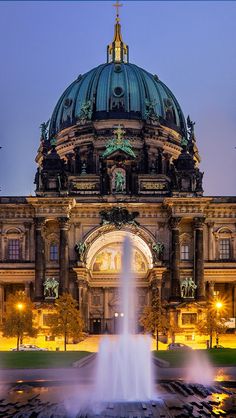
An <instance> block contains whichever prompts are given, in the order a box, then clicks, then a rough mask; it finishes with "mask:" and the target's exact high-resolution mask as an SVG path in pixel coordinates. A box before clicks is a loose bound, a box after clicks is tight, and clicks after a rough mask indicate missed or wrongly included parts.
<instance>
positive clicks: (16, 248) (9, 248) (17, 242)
mask: <svg viewBox="0 0 236 418" xmlns="http://www.w3.org/2000/svg"><path fill="white" fill-rule="evenodd" d="M3 236H4V253H5V260H7V261H12V262H17V261H20V260H22V257H23V254H24V248H23V244H24V233H23V232H22V231H21V230H20V229H18V228H11V229H8V230H7V231H6V232H5V233H4V235H3Z"/></svg>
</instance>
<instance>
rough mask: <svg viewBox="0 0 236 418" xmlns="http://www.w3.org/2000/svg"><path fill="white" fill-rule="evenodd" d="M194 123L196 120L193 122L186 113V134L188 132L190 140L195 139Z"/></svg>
mask: <svg viewBox="0 0 236 418" xmlns="http://www.w3.org/2000/svg"><path fill="white" fill-rule="evenodd" d="M195 124H196V122H193V121H192V120H191V119H190V116H189V115H188V117H187V127H188V134H189V138H190V139H192V140H195V133H194V125H195Z"/></svg>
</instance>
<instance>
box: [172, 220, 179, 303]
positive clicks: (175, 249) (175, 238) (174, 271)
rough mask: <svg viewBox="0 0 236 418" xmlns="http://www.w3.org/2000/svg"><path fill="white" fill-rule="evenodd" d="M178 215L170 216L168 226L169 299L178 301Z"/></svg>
mask: <svg viewBox="0 0 236 418" xmlns="http://www.w3.org/2000/svg"><path fill="white" fill-rule="evenodd" d="M180 221H181V218H180V217H171V218H170V220H169V226H170V229H171V252H170V280H171V284H170V288H171V293H170V300H172V301H178V300H179V299H180V266H179V265H180V242H179V224H180Z"/></svg>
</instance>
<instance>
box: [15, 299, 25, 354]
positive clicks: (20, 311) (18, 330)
mask: <svg viewBox="0 0 236 418" xmlns="http://www.w3.org/2000/svg"><path fill="white" fill-rule="evenodd" d="M24 307H25V305H24V304H23V303H22V302H18V303H17V304H16V310H17V312H18V315H17V325H18V326H17V351H19V345H20V338H21V332H20V331H21V321H22V311H23V310H24Z"/></svg>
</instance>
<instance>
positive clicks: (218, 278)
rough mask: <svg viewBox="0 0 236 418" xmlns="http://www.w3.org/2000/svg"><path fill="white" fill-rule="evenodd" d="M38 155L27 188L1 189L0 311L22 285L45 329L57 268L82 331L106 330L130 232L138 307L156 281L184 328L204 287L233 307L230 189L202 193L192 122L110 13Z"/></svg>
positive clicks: (197, 316)
mask: <svg viewBox="0 0 236 418" xmlns="http://www.w3.org/2000/svg"><path fill="white" fill-rule="evenodd" d="M36 161H37V163H38V169H37V173H36V177H35V184H36V195H35V196H34V197H32V196H30V197H2V198H0V222H1V224H0V225H1V241H0V260H1V261H0V307H1V312H3V309H4V303H5V301H6V299H7V296H8V294H9V293H10V292H13V291H14V290H17V289H25V291H26V293H27V294H29V295H30V296H31V297H32V299H33V300H34V301H35V304H36V308H37V309H38V312H39V313H40V323H41V325H42V326H45V329H46V322H47V315H48V313H50V306H51V301H49V302H48V299H50V297H47V295H46V294H45V280H46V279H47V278H53V277H54V278H55V280H56V281H57V282H58V283H59V294H60V293H62V292H67V291H69V292H71V294H72V295H73V297H74V298H75V299H77V300H78V303H79V307H80V309H81V312H82V313H83V317H84V320H85V323H86V328H87V329H88V330H89V331H90V332H91V333H103V332H105V331H106V332H111V333H112V332H115V330H116V329H115V327H116V326H115V324H116V319H115V318H116V317H117V315H120V314H122V312H120V307H119V294H118V286H117V282H118V277H119V271H120V265H121V244H122V241H123V239H124V236H125V235H126V234H128V235H129V236H130V238H131V240H132V242H133V246H134V251H133V259H132V265H133V271H134V273H135V276H136V278H137V292H138V299H137V300H138V303H137V312H138V313H139V314H140V313H141V312H142V310H143V308H144V306H145V305H147V304H149V303H150V300H151V294H152V291H153V289H154V288H155V289H157V290H158V293H159V296H160V298H161V300H162V301H163V303H164V302H165V303H168V306H169V310H170V312H171V315H172V318H173V319H174V320H175V321H176V323H178V325H179V326H181V327H182V328H183V329H184V330H185V332H186V333H188V332H189V334H191V332H193V330H194V327H195V324H196V322H197V321H199V320H201V317H202V315H203V312H204V307H205V303H206V302H205V301H206V298H207V296H209V295H212V296H213V295H218V296H222V295H224V297H227V303H228V306H229V312H230V317H232V318H233V317H235V316H236V260H235V259H236V240H235V235H236V198H235V197H203V188H202V177H203V174H202V173H201V171H200V169H199V163H200V156H199V153H198V149H197V144H196V138H195V133H194V123H193V122H192V121H191V120H190V118H189V117H188V119H187V124H186V122H185V118H184V115H183V113H182V110H181V108H180V105H179V103H178V101H177V100H176V98H175V96H174V95H173V93H172V92H171V91H170V90H169V88H168V87H167V86H166V85H165V84H164V83H162V82H161V81H160V80H159V78H158V76H157V75H152V74H150V73H149V72H147V71H146V70H143V69H142V68H140V67H138V66H137V65H135V64H131V63H129V50H128V46H127V45H126V44H124V43H123V40H122V36H121V27H120V19H119V14H118V13H117V16H116V23H115V34H114V39H113V42H112V43H111V44H110V45H109V46H108V48H107V63H106V64H102V65H100V66H98V67H96V68H94V69H92V70H90V71H89V72H88V73H86V74H84V75H80V76H79V77H78V78H77V79H76V80H75V81H74V82H73V83H72V84H71V85H70V86H69V87H68V88H67V89H66V90H65V92H64V93H63V94H62V96H61V97H60V99H59V101H58V103H57V105H56V107H55V110H54V112H53V114H52V117H51V120H50V125H49V124H48V123H44V124H42V125H41V139H40V147H39V150H38V154H37V157H36ZM48 294H49V295H50V293H48ZM47 302H48V307H47Z"/></svg>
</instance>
